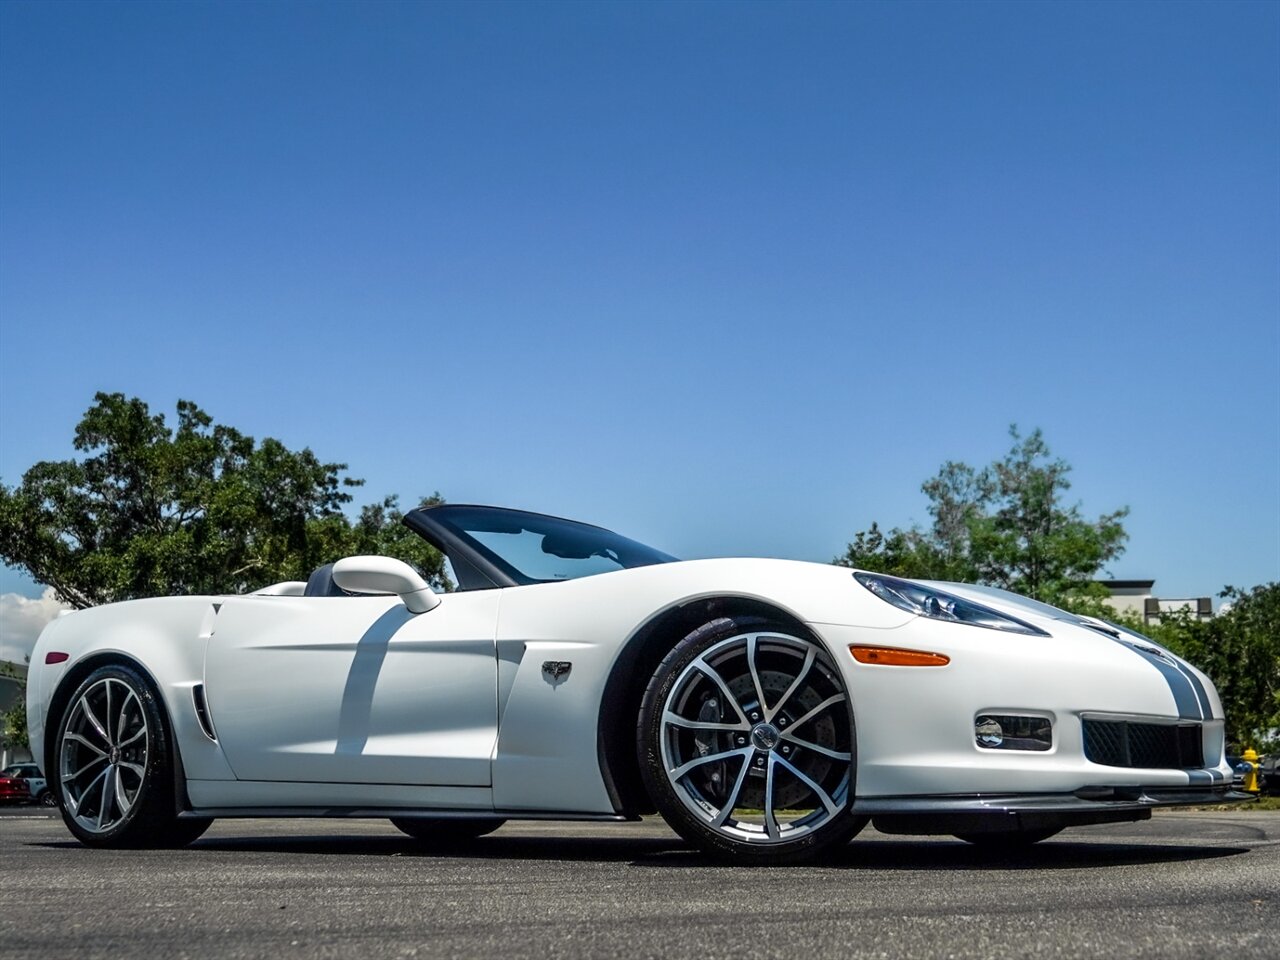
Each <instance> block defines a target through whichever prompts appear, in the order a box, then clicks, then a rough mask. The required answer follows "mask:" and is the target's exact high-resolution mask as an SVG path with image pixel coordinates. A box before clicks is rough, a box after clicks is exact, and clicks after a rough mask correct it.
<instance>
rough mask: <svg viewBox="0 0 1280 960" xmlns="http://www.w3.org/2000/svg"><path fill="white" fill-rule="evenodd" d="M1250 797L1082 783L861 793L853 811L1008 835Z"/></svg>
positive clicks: (896, 828) (880, 825)
mask: <svg viewBox="0 0 1280 960" xmlns="http://www.w3.org/2000/svg"><path fill="white" fill-rule="evenodd" d="M1253 799H1255V797H1254V796H1253V795H1251V794H1247V793H1239V792H1237V791H1235V790H1232V789H1231V788H1230V787H1228V786H1220V787H1143V786H1132V787H1126V786H1098V787H1084V788H1082V789H1080V790H1077V791H1075V792H1074V793H1066V794H1059V793H1045V794H991V795H982V794H979V795H968V796H963V795H956V796H936V797H866V798H859V799H857V800H855V801H854V804H853V812H854V814H856V815H861V816H869V817H871V818H872V822H873V823H874V824H875V828H876V829H877V830H879V831H880V832H881V833H898V834H915V835H926V834H949V833H1007V832H1013V831H1026V830H1042V829H1048V828H1059V827H1080V826H1085V825H1087V824H1091V823H1117V822H1121V821H1126V820H1146V819H1147V818H1149V817H1150V816H1151V811H1152V810H1154V809H1155V808H1156V807H1187V806H1200V805H1202V804H1218V803H1241V802H1244V801H1248V800H1253Z"/></svg>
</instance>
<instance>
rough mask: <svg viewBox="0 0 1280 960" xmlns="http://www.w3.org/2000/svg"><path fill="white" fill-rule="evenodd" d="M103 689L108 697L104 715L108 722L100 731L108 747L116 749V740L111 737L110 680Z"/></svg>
mask: <svg viewBox="0 0 1280 960" xmlns="http://www.w3.org/2000/svg"><path fill="white" fill-rule="evenodd" d="M102 689H103V690H104V691H106V696H107V706H106V710H105V712H104V713H103V714H102V718H103V720H104V721H106V722H105V723H103V725H102V726H101V727H99V728H98V729H99V730H101V731H103V735H104V736H105V737H106V738H107V746H109V747H114V746H115V745H116V738H115V737H113V736H112V735H111V681H110V680H108V681H107V682H106V683H104V684H103V685H102Z"/></svg>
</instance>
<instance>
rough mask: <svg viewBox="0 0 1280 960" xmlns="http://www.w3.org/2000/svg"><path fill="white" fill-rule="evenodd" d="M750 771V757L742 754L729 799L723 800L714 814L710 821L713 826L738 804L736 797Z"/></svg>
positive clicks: (721, 822) (723, 819)
mask: <svg viewBox="0 0 1280 960" xmlns="http://www.w3.org/2000/svg"><path fill="white" fill-rule="evenodd" d="M750 772H751V758H750V757H747V756H744V757H743V758H742V769H741V770H739V771H738V779H737V780H736V781H735V782H734V784H733V791H732V792H731V793H730V794H729V799H727V800H726V801H725V804H724V806H723V807H721V808H720V812H719V813H718V814H716V817H715V819H714V820H712V821H711V825H712V826H713V827H719V826H722V825H723V824H724V822H725V821H726V820H728V819H729V817H730V816H731V815H732V814H733V810H734V808H735V807H736V806H737V805H738V797H739V796H740V795H741V793H742V785H743V784H744V783H746V782H747V774H748V773H750Z"/></svg>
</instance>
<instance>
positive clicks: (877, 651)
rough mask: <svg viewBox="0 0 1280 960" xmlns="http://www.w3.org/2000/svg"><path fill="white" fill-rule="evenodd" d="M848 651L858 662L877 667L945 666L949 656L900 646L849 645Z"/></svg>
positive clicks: (949, 659) (948, 661)
mask: <svg viewBox="0 0 1280 960" xmlns="http://www.w3.org/2000/svg"><path fill="white" fill-rule="evenodd" d="M849 652H850V653H852V654H853V659H855V660H857V661H858V662H859V663H873V664H875V665H876V666H879V667H945V666H946V665H947V664H948V663H950V662H951V658H950V657H948V656H947V655H946V654H944V653H929V652H928V651H926V650H903V649H901V648H900V647H859V646H853V645H850V647H849Z"/></svg>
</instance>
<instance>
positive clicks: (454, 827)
mask: <svg viewBox="0 0 1280 960" xmlns="http://www.w3.org/2000/svg"><path fill="white" fill-rule="evenodd" d="M391 822H392V823H393V824H394V825H395V827H396V829H397V830H399V831H400V832H401V833H406V834H408V835H409V836H411V837H413V839H415V840H421V841H422V842H423V843H434V844H439V845H440V846H449V845H452V844H459V843H469V842H470V841H472V840H475V839H477V838H479V837H483V836H484V835H485V834H489V833H493V831H495V830H497V829H498V828H499V827H500V826H502V825H503V824H504V823H506V822H507V821H505V820H500V819H498V818H497V817H477V818H475V819H471V818H463V817H457V818H452V817H421V818H419V817H392V818H391Z"/></svg>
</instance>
